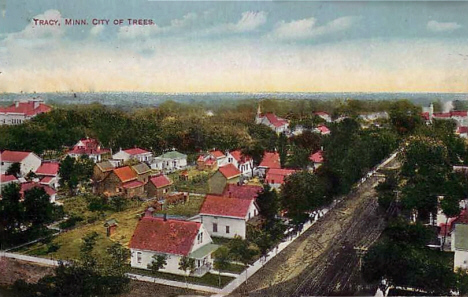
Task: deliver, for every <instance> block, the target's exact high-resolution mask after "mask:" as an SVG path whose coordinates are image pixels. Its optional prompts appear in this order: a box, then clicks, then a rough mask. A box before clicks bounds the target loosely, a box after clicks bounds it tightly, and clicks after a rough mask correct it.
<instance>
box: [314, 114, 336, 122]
mask: <svg viewBox="0 0 468 297" xmlns="http://www.w3.org/2000/svg"><path fill="white" fill-rule="evenodd" d="M314 115H316V116H318V117H320V118H322V119H323V120H325V122H327V123H330V122H332V117H331V115H330V114H329V113H328V112H325V111H317V112H314Z"/></svg>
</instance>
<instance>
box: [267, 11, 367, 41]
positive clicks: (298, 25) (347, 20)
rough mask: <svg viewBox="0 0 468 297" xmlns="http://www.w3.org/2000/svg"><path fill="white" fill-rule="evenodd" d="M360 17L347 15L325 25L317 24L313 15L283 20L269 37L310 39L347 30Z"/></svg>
mask: <svg viewBox="0 0 468 297" xmlns="http://www.w3.org/2000/svg"><path fill="white" fill-rule="evenodd" d="M359 19H360V18H359V17H355V16H346V17H341V18H338V19H335V20H333V21H331V22H328V23H326V24H325V25H323V26H316V24H317V19H315V18H313V17H311V18H308V19H302V20H294V21H291V22H285V21H281V22H278V23H277V24H276V26H275V29H274V30H273V32H272V33H271V34H269V37H272V38H277V39H310V38H314V37H318V36H322V35H327V34H333V33H337V32H341V31H346V30H348V29H349V28H351V27H352V26H353V25H354V24H355V23H356V22H357V21H358V20H359Z"/></svg>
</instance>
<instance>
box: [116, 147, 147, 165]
mask: <svg viewBox="0 0 468 297" xmlns="http://www.w3.org/2000/svg"><path fill="white" fill-rule="evenodd" d="M112 158H113V159H115V160H119V161H120V164H123V163H124V162H126V161H129V160H131V159H134V160H137V161H139V162H145V163H148V164H151V162H152V161H153V153H152V152H150V151H147V150H144V149H141V148H138V147H135V148H131V149H126V150H122V149H120V151H119V152H117V153H116V154H114V155H112Z"/></svg>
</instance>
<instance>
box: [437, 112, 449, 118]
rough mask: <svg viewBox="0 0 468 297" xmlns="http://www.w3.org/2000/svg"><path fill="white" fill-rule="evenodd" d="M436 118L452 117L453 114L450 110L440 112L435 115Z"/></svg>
mask: <svg viewBox="0 0 468 297" xmlns="http://www.w3.org/2000/svg"><path fill="white" fill-rule="evenodd" d="M433 116H434V117H435V118H450V117H451V116H452V115H451V114H450V112H438V113H434V115H433Z"/></svg>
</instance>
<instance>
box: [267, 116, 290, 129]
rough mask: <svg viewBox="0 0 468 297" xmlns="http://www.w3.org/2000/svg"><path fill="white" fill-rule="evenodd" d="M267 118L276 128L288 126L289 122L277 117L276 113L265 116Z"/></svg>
mask: <svg viewBox="0 0 468 297" xmlns="http://www.w3.org/2000/svg"><path fill="white" fill-rule="evenodd" d="M265 117H266V118H267V119H268V121H269V122H270V123H271V124H272V125H273V126H275V127H281V126H283V125H286V124H288V121H287V120H285V119H283V118H280V117H277V116H276V115H275V114H274V113H267V114H265Z"/></svg>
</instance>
